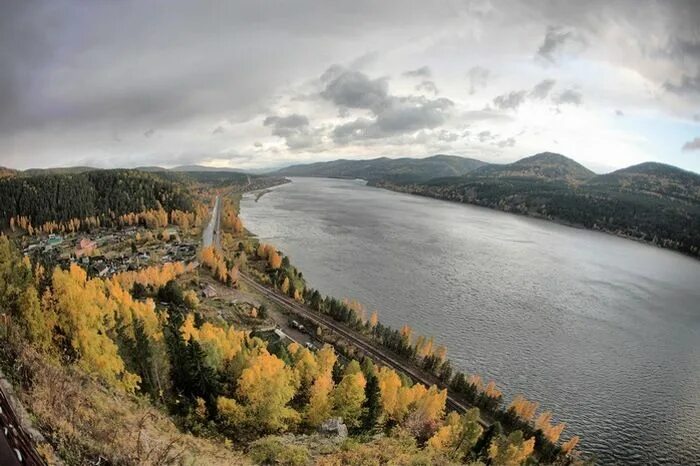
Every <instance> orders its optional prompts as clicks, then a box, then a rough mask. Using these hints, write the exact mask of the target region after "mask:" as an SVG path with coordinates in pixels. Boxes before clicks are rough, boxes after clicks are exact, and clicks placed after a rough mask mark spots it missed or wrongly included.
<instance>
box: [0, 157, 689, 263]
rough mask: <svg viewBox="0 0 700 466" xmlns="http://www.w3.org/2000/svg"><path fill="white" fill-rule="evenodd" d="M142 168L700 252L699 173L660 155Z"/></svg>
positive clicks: (187, 178)
mask: <svg viewBox="0 0 700 466" xmlns="http://www.w3.org/2000/svg"><path fill="white" fill-rule="evenodd" d="M93 170H95V169H93V168H90V167H68V168H54V169H32V170H25V171H17V170H12V169H5V168H2V167H0V180H2V179H5V180H7V179H8V178H10V179H11V178H14V177H27V176H30V177H31V176H35V175H45V174H53V175H70V174H80V173H85V172H90V171H93ZM136 170H138V171H141V172H150V173H152V174H153V175H155V176H157V177H160V178H163V179H165V180H168V181H173V182H186V183H187V182H206V183H209V184H213V185H221V186H227V185H231V184H236V185H241V186H245V187H246V189H257V188H258V187H265V186H268V185H270V184H278V183H279V182H281V180H279V179H278V178H270V177H271V176H272V177H282V176H316V177H334V178H353V179H354V178H362V179H365V180H367V181H368V183H369V184H371V185H374V186H379V187H384V188H387V189H391V190H394V191H401V192H407V193H411V194H417V195H422V196H429V197H434V198H437V199H444V200H450V201H456V202H464V203H470V204H476V205H480V206H485V207H490V208H494V209H499V210H503V211H506V212H514V213H519V214H523V215H529V216H533V217H538V218H544V219H548V220H553V221H557V222H560V223H565V224H569V225H573V226H580V227H584V228H590V229H595V230H601V231H606V232H609V233H613V234H616V235H619V236H624V237H628V238H633V239H638V240H641V241H646V242H650V243H654V244H658V245H660V246H663V247H667V248H671V249H676V250H679V251H683V252H685V253H688V254H691V255H694V256H700V175H698V174H697V173H693V172H689V171H685V170H682V169H680V168H677V167H673V166H671V165H664V164H661V163H653V162H648V163H642V164H639V165H634V166H631V167H627V168H624V169H621V170H617V171H614V172H612V173H607V174H604V175H596V174H595V173H593V172H592V171H591V170H589V169H587V168H586V167H584V166H583V165H581V164H579V163H578V162H576V161H574V160H572V159H570V158H568V157H565V156H563V155H560V154H554V153H551V152H544V153H541V154H536V155H533V156H531V157H526V158H523V159H520V160H518V161H516V162H513V163H510V164H489V163H486V162H483V161H480V160H476V159H471V158H464V157H457V156H453V155H435V156H432V157H427V158H422V159H415V158H398V159H390V158H386V157H381V158H377V159H371V160H335V161H331V162H319V163H312V164H308V165H294V166H290V167H286V168H282V169H279V170H275V171H272V172H270V173H267V174H266V175H267V176H260V175H253V174H247V173H243V172H241V171H236V170H233V169H229V168H212V167H205V166H201V165H186V166H180V167H176V168H172V169H165V168H162V167H140V168H138V169H136Z"/></svg>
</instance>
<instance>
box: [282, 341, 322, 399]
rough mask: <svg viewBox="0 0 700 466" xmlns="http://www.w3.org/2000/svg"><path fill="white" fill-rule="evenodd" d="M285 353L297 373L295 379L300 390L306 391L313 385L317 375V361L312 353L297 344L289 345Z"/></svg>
mask: <svg viewBox="0 0 700 466" xmlns="http://www.w3.org/2000/svg"><path fill="white" fill-rule="evenodd" d="M287 351H288V352H289V354H290V356H291V357H292V367H293V368H294V371H295V372H296V373H297V378H298V380H299V382H300V383H301V387H302V389H306V388H308V387H309V386H311V384H312V383H313V381H314V379H315V378H316V377H317V376H318V374H319V372H320V371H319V368H318V361H317V360H316V356H315V355H314V353H313V352H311V351H310V350H309V349H308V348H304V347H302V346H301V345H299V344H298V343H290V344H289V346H287Z"/></svg>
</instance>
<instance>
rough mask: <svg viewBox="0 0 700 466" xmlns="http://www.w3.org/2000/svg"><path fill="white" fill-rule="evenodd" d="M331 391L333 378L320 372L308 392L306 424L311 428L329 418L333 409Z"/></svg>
mask: <svg viewBox="0 0 700 466" xmlns="http://www.w3.org/2000/svg"><path fill="white" fill-rule="evenodd" d="M332 390H333V377H332V375H331V373H330V372H322V373H321V374H320V375H319V376H318V377H317V378H316V380H314V383H313V385H311V389H310V390H309V394H310V396H309V405H308V406H307V408H306V423H307V424H308V425H309V426H311V427H318V426H320V425H321V423H322V422H323V421H325V420H326V419H328V418H329V417H330V416H331V409H332V408H333V404H332V400H331V391H332Z"/></svg>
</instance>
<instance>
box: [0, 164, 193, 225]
mask: <svg viewBox="0 0 700 466" xmlns="http://www.w3.org/2000/svg"><path fill="white" fill-rule="evenodd" d="M158 206H161V207H163V208H164V209H165V210H167V211H170V210H175V209H177V210H191V209H192V207H193V205H192V198H191V197H190V195H189V194H188V193H187V191H186V190H185V188H184V186H183V185H182V184H180V183H175V182H172V181H168V180H165V179H163V178H162V177H158V176H155V175H152V174H149V173H144V172H140V171H136V170H96V171H87V172H82V173H71V174H46V175H36V176H14V177H8V178H3V179H0V222H2V223H1V224H2V226H3V227H6V226H8V225H9V221H10V218H12V217H16V216H23V217H27V218H28V220H29V221H30V222H31V223H32V224H34V225H40V224H43V223H44V222H49V221H57V222H62V221H68V220H70V219H73V218H80V219H82V218H87V217H93V216H108V215H112V214H114V215H122V214H125V213H129V212H141V211H144V210H149V209H155V208H157V207H158Z"/></svg>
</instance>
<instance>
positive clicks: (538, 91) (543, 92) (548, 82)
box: [529, 79, 556, 99]
mask: <svg viewBox="0 0 700 466" xmlns="http://www.w3.org/2000/svg"><path fill="white" fill-rule="evenodd" d="M555 83H556V81H555V80H554V79H545V80H543V81H541V82H540V83H538V84H537V85H535V87H533V88H532V90H531V91H530V94H529V95H530V97H532V98H534V99H544V98H546V97H547V96H548V95H549V91H551V90H552V88H553V87H554V84H555Z"/></svg>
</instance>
